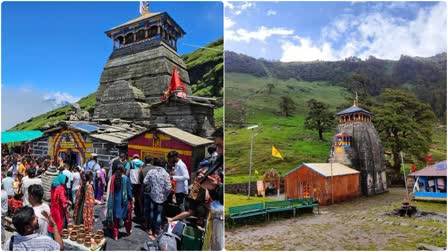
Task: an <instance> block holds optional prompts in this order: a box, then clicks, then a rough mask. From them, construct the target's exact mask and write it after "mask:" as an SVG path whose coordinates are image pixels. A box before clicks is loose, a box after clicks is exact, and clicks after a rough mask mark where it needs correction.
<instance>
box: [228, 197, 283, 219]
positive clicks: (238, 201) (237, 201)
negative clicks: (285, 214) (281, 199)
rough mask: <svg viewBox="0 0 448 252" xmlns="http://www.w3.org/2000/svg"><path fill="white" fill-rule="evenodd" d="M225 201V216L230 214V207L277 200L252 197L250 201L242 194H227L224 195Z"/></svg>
mask: <svg viewBox="0 0 448 252" xmlns="http://www.w3.org/2000/svg"><path fill="white" fill-rule="evenodd" d="M224 200H225V204H224V205H225V207H226V208H225V214H226V215H228V214H229V207H233V206H242V205H249V204H257V203H263V202H268V201H276V200H275V199H272V198H269V197H264V198H263V197H250V199H248V198H247V195H241V194H231V193H225V194H224Z"/></svg>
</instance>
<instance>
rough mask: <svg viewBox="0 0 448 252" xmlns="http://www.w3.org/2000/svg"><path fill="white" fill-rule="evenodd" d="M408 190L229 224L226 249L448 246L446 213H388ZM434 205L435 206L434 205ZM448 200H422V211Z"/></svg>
mask: <svg viewBox="0 0 448 252" xmlns="http://www.w3.org/2000/svg"><path fill="white" fill-rule="evenodd" d="M403 195H404V189H401V188H392V189H390V191H389V192H388V193H385V194H382V195H377V196H375V197H361V198H358V199H356V200H353V201H350V202H344V203H340V204H335V205H333V206H328V207H321V208H320V214H319V215H317V211H316V210H315V213H314V214H303V215H300V216H299V217H296V218H289V219H280V220H274V221H270V222H264V223H262V224H255V225H244V226H240V227H236V228H226V232H225V238H226V239H225V240H226V249H227V250H415V249H416V248H417V247H416V246H417V244H418V243H427V244H431V245H437V246H446V218H445V219H443V220H420V219H414V218H401V217H395V216H388V215H385V214H384V212H385V211H386V210H392V209H393V208H395V207H397V206H398V205H400V202H401V200H402V199H403ZM433 204H436V205H433ZM433 207H435V209H437V210H439V209H442V210H440V212H443V209H445V211H444V213H446V205H440V204H439V203H424V205H422V207H421V208H427V209H422V210H427V211H430V210H433Z"/></svg>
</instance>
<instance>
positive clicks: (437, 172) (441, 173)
mask: <svg viewBox="0 0 448 252" xmlns="http://www.w3.org/2000/svg"><path fill="white" fill-rule="evenodd" d="M409 176H413V177H418V176H431V177H446V176H447V174H446V160H445V161H442V162H439V163H435V164H433V165H430V166H427V167H425V168H423V169H421V170H419V171H416V172H413V173H411V174H409Z"/></svg>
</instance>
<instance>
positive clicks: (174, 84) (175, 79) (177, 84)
mask: <svg viewBox="0 0 448 252" xmlns="http://www.w3.org/2000/svg"><path fill="white" fill-rule="evenodd" d="M178 88H180V89H182V91H184V92H185V91H187V88H186V87H185V85H184V84H183V83H182V81H181V80H180V78H179V74H178V73H177V68H176V67H174V69H173V75H172V76H171V82H170V92H175V91H177V89H178Z"/></svg>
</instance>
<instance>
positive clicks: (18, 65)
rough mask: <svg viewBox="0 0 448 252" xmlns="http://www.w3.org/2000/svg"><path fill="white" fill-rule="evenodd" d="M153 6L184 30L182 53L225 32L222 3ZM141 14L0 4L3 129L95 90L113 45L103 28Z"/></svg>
mask: <svg viewBox="0 0 448 252" xmlns="http://www.w3.org/2000/svg"><path fill="white" fill-rule="evenodd" d="M149 8H150V12H167V13H168V14H169V15H170V16H171V17H172V18H173V19H174V20H175V21H176V22H177V23H178V24H179V25H180V26H181V27H182V28H183V29H184V31H185V32H186V35H185V36H184V37H183V38H181V39H180V40H178V53H179V54H180V55H183V54H186V53H189V52H192V51H194V50H196V49H198V48H196V47H193V46H191V45H197V46H205V45H207V44H208V43H210V42H212V41H214V40H216V39H218V38H221V37H222V36H223V4H222V3H221V2H154V1H150V2H149ZM138 16H140V13H139V2H2V6H1V85H2V86H1V87H2V88H1V89H2V96H1V97H2V102H1V104H2V108H1V111H2V116H1V119H2V120H1V121H2V123H1V126H2V130H6V129H8V128H10V127H12V126H14V125H15V124H16V123H18V122H21V121H24V120H28V119H29V118H30V117H32V116H36V115H39V114H41V113H44V112H47V111H50V110H52V109H53V108H54V102H55V103H61V102H64V101H68V102H75V101H77V100H79V99H80V98H82V97H84V96H87V95H89V94H91V93H93V92H95V91H96V89H97V88H98V85H99V79H100V76H101V72H102V70H103V67H104V65H105V63H106V61H107V59H108V57H109V55H110V54H111V53H112V49H113V47H112V41H111V40H110V39H109V38H108V37H107V36H106V35H105V34H104V32H105V31H107V30H109V29H110V28H112V27H115V26H117V25H119V24H122V23H125V22H127V21H129V20H131V19H134V18H136V17H138ZM186 44H189V45H186ZM47 99H52V100H53V101H54V102H53V103H50V102H48V101H47Z"/></svg>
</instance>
